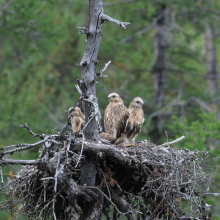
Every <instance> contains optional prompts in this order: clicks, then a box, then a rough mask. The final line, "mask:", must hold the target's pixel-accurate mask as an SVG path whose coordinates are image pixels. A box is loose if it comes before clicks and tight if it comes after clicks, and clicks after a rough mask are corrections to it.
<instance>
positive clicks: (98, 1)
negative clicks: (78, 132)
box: [80, 0, 103, 141]
mask: <svg viewBox="0 0 220 220" xmlns="http://www.w3.org/2000/svg"><path fill="white" fill-rule="evenodd" d="M89 6H90V9H89V28H88V29H87V31H86V34H87V43H86V48H85V52H84V55H83V58H82V60H81V62H80V68H81V80H80V88H81V90H82V92H83V96H84V97H85V98H86V99H88V100H90V101H91V102H89V101H86V102H85V109H86V112H85V113H86V114H85V116H86V123H87V122H88V121H89V120H90V119H91V118H92V117H93V119H92V120H91V121H90V123H89V124H88V126H87V127H86V129H85V132H84V134H85V138H86V139H89V140H96V141H97V140H98V138H99V137H98V133H99V121H100V117H101V116H100V112H99V109H98V110H97V111H98V112H96V111H95V106H94V104H93V103H95V104H96V105H97V106H98V102H97V98H96V88H95V84H96V78H97V75H96V71H95V67H96V64H97V56H98V50H99V44H100V40H101V36H102V24H103V21H102V18H101V16H100V15H101V13H102V12H103V3H102V0H90V1H89ZM92 102H93V103H92ZM95 113H97V115H96V116H95V115H94V114H95Z"/></svg>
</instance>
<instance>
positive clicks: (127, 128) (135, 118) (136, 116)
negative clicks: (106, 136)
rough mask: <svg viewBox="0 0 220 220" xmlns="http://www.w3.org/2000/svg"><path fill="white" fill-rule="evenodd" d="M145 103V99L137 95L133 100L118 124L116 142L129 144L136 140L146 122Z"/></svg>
mask: <svg viewBox="0 0 220 220" xmlns="http://www.w3.org/2000/svg"><path fill="white" fill-rule="evenodd" d="M143 104H144V102H143V100H142V99H141V98H139V97H137V98H135V99H134V100H133V101H132V102H131V104H130V106H129V108H128V109H127V110H126V111H124V112H123V113H122V115H121V118H120V120H119V122H118V126H117V134H116V139H117V140H116V142H115V144H124V145H127V144H131V143H133V142H134V140H135V137H136V136H137V135H138V134H139V133H140V131H141V126H142V124H143V123H144V111H143V109H142V106H143Z"/></svg>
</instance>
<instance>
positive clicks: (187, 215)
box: [0, 135, 210, 219]
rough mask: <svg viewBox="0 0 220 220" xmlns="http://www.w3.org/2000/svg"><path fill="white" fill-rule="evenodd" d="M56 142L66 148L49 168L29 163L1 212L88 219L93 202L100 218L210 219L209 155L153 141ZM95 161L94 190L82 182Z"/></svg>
mask: <svg viewBox="0 0 220 220" xmlns="http://www.w3.org/2000/svg"><path fill="white" fill-rule="evenodd" d="M53 138H54V140H56V141H60V140H61V139H62V140H63V141H64V142H63V145H60V147H59V148H58V149H56V150H55V149H54V150H51V151H50V152H49V153H48V155H47V157H48V159H47V162H46V164H45V163H43V164H41V163H40V164H36V165H25V166H23V168H22V169H21V170H20V171H19V172H18V173H17V175H15V176H12V177H11V178H10V180H9V182H8V184H7V186H6V187H5V188H4V191H3V193H6V195H7V199H6V200H5V201H3V202H1V206H0V209H1V210H2V209H4V210H7V211H8V212H9V213H10V215H11V216H13V217H16V216H19V215H24V216H25V217H27V218H28V219H38V218H39V219H53V218H57V219H87V218H86V217H85V215H83V212H85V210H86V207H84V205H83V203H84V202H83V201H87V200H89V199H88V198H90V199H92V200H93V203H94V201H95V207H94V210H96V215H97V216H99V217H97V218H94V219H101V216H103V215H105V216H106V219H110V217H111V218H112V216H113V219H117V218H118V217H119V216H120V215H125V216H126V217H127V218H128V219H209V218H208V211H209V207H210V206H209V205H208V204H206V202H205V200H204V198H205V195H206V194H207V188H208V185H209V184H210V178H209V177H208V176H207V175H206V174H205V170H204V167H205V159H206V158H207V157H208V155H207V152H204V151H202V152H201V151H198V150H194V151H190V150H187V149H182V148H173V147H172V146H170V145H169V144H167V147H165V146H164V145H161V146H155V145H154V144H150V143H149V142H147V141H145V142H139V143H137V146H131V147H126V148H125V147H123V146H114V145H108V144H102V143H97V142H93V141H84V140H82V139H79V138H78V139H73V138H69V136H68V135H66V136H65V135H62V138H61V137H59V135H57V136H56V135H55V136H53ZM82 147H83V151H82ZM45 151H46V148H45V149H43V151H42V153H41V155H40V156H39V158H38V159H39V160H40V159H41V158H43V156H44V157H45V155H46V153H45ZM80 152H83V153H82V154H80ZM89 157H91V158H95V161H96V162H95V165H94V164H93V165H94V167H95V172H94V175H95V183H94V184H93V185H92V186H91V185H85V184H81V183H80V181H81V180H82V178H83V177H82V173H83V172H84V171H83V169H84V168H83V167H85V164H86V160H87V159H88V158H89ZM91 163H92V162H91ZM93 165H91V166H93ZM91 166H90V167H91ZM86 175H89V174H88V173H87V174H86ZM85 198H87V199H85ZM87 209H88V207H87ZM52 210H53V213H52ZM97 213H98V214H97ZM93 214H94V212H93ZM83 216H84V217H83ZM91 219H92V218H91Z"/></svg>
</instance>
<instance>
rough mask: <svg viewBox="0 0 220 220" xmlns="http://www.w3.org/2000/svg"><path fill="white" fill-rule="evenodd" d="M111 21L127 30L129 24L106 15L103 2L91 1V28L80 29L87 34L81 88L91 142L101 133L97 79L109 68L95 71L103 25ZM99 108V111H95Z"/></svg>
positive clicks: (88, 137)
mask: <svg viewBox="0 0 220 220" xmlns="http://www.w3.org/2000/svg"><path fill="white" fill-rule="evenodd" d="M105 20H106V21H110V22H113V23H115V24H118V25H120V26H121V27H122V28H124V29H125V28H126V25H128V24H130V23H128V22H120V21H118V20H115V19H113V18H111V17H110V16H108V15H106V14H104V9H103V3H102V0H90V1H89V28H82V27H80V29H81V30H82V31H80V34H82V33H85V34H87V42H86V48H85V52H84V55H83V58H82V60H81V62H80V68H81V80H80V81H79V86H80V88H81V91H82V95H83V97H84V98H85V99H87V100H86V103H85V106H86V123H87V122H88V121H89V120H90V119H91V121H90V123H89V124H88V126H87V127H86V129H85V132H84V134H85V138H86V139H89V140H95V141H97V140H99V136H98V133H99V131H100V125H99V121H100V118H101V115H100V111H99V108H98V102H97V98H96V89H95V84H96V79H97V77H100V76H103V75H102V72H103V71H104V70H105V69H106V68H107V66H108V64H109V63H108V64H106V65H107V66H106V67H104V68H103V69H104V70H103V71H100V72H99V73H98V74H97V73H96V71H95V67H96V64H97V62H98V60H97V56H98V50H99V44H100V40H101V37H102V25H103V23H104V21H105ZM95 108H97V109H95Z"/></svg>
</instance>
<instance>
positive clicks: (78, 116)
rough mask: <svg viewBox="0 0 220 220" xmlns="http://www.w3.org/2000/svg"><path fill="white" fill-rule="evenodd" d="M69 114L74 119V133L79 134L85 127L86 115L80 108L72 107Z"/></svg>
mask: <svg viewBox="0 0 220 220" xmlns="http://www.w3.org/2000/svg"><path fill="white" fill-rule="evenodd" d="M68 111H69V113H70V114H71V115H72V116H73V117H72V125H73V133H74V134H79V133H80V131H81V130H82V129H83V127H84V126H85V115H84V114H83V113H82V112H81V109H80V108H79V107H75V108H73V107H71V108H70V109H69V110H68Z"/></svg>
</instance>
